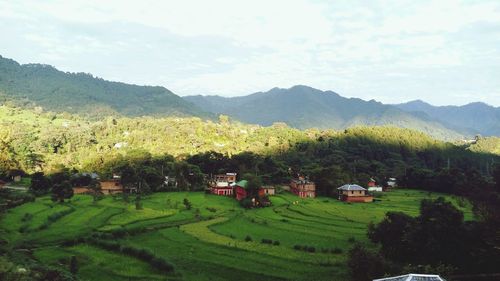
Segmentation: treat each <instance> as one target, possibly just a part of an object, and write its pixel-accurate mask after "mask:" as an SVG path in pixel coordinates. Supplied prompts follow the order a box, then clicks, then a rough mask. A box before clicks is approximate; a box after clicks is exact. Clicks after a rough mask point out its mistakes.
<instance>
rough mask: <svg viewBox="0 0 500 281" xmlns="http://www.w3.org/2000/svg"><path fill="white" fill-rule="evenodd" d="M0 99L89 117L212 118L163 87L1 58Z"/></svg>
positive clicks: (20, 104)
mask: <svg viewBox="0 0 500 281" xmlns="http://www.w3.org/2000/svg"><path fill="white" fill-rule="evenodd" d="M1 100H4V101H10V102H13V103H14V104H15V105H18V106H41V107H43V108H44V109H46V110H50V111H56V112H61V111H66V112H70V113H78V114H83V115H91V116H94V115H124V116H141V115H154V116H168V115H178V116H199V117H207V116H211V114H209V113H207V112H204V111H202V110H201V109H199V108H198V107H196V106H195V105H193V104H191V103H189V102H186V101H185V100H184V99H182V98H181V97H179V96H177V95H175V94H174V93H172V92H171V91H169V90H168V89H166V88H164V87H159V86H138V85H131V84H125V83H121V82H112V81H106V80H104V79H101V78H97V77H94V76H92V75H90V74H86V73H68V72H62V71H59V70H57V69H56V68H54V67H52V66H49V65H44V64H24V65H21V64H19V63H17V62H16V61H14V60H11V59H7V58H4V57H2V56H0V101H1Z"/></svg>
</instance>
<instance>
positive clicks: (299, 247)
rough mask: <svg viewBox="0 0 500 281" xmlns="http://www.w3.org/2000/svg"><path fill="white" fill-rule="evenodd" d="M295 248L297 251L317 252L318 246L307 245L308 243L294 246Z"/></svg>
mask: <svg viewBox="0 0 500 281" xmlns="http://www.w3.org/2000/svg"><path fill="white" fill-rule="evenodd" d="M293 248H294V249H295V250H297V251H304V252H309V253H314V252H316V248H314V247H313V246H307V245H304V246H302V245H295V246H293Z"/></svg>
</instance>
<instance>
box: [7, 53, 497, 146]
mask: <svg viewBox="0 0 500 281" xmlns="http://www.w3.org/2000/svg"><path fill="white" fill-rule="evenodd" d="M0 102H3V103H8V104H13V105H15V106H22V107H42V108H43V109H44V110H49V111H54V112H70V113H77V114H80V115H84V116H91V117H101V116H110V115H113V116H115V115H120V116H132V117H133V116H143V115H150V116H196V117H201V118H204V119H213V118H215V117H216V116H217V114H225V115H228V116H230V117H232V118H233V119H236V120H239V121H241V122H245V123H252V124H259V125H264V126H267V125H271V124H273V123H275V122H285V123H286V124H288V125H290V126H292V127H296V128H299V129H307V128H319V129H337V130H340V129H345V128H348V127H351V126H356V125H391V126H397V127H404V128H411V129H416V130H419V131H422V132H425V133H427V134H429V135H432V136H434V137H436V138H439V139H448V140H451V139H460V138H464V137H471V136H473V135H476V134H481V135H483V136H491V135H496V136H499V135H500V108H498V107H493V106H490V105H487V104H484V103H471V104H468V105H464V106H432V105H430V104H428V103H425V102H423V101H419V100H417V101H412V102H408V103H402V104H394V105H391V104H383V103H380V102H377V101H375V100H370V101H365V100H362V99H358V98H345V97H342V96H340V95H339V94H337V93H335V92H332V91H321V90H318V89H314V88H311V87H308V86H302V85H298V86H294V87H291V88H289V89H281V88H273V89H271V90H269V91H267V92H258V93H254V94H250V95H247V96H241V97H221V96H201V95H197V96H187V97H183V98H181V97H180V96H178V95H176V94H174V93H172V92H171V91H170V90H168V89H166V88H164V87H160V86H139V85H131V84H126V83H121V82H112V81H107V80H104V79H102V78H98V77H94V76H93V75H91V74H86V73H69V72H63V71H59V70H57V69H56V68H54V67H52V66H49V65H44V64H24V65H21V64H19V63H17V62H16V61H14V60H11V59H7V58H4V57H1V56H0Z"/></svg>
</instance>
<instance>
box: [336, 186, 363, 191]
mask: <svg viewBox="0 0 500 281" xmlns="http://www.w3.org/2000/svg"><path fill="white" fill-rule="evenodd" d="M337 189H339V190H348V191H352V190H366V189H365V188H363V187H361V186H359V185H357V184H344V185H343V186H341V187H339V188H337Z"/></svg>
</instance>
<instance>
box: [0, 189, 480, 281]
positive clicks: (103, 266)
mask: <svg viewBox="0 0 500 281" xmlns="http://www.w3.org/2000/svg"><path fill="white" fill-rule="evenodd" d="M437 196H439V194H436V193H432V194H431V193H428V192H421V191H415V190H405V189H400V190H395V191H392V192H388V193H385V194H384V196H382V197H381V198H378V200H377V201H376V202H374V203H366V204H348V203H343V202H339V201H337V200H335V199H332V198H325V197H320V198H316V199H303V200H302V199H299V198H298V197H296V196H294V195H292V194H290V193H281V194H278V195H276V196H274V197H272V202H273V205H272V206H271V207H268V208H262V209H253V210H244V209H242V208H241V207H240V206H239V205H238V203H237V202H236V201H235V200H234V199H232V198H227V197H219V196H215V195H207V194H204V193H198V192H196V193H195V192H191V193H188V192H172V193H155V194H152V195H149V196H146V197H143V200H142V206H143V209H142V210H136V209H135V205H134V203H133V200H130V203H126V202H125V201H124V200H123V199H121V198H113V197H111V196H108V197H106V198H104V199H103V200H101V201H99V202H98V203H97V204H93V203H92V198H91V197H89V196H85V195H79V196H75V197H73V198H72V200H71V202H67V203H64V204H57V203H53V202H51V201H50V199H49V198H48V197H44V198H38V199H37V200H36V202H33V203H28V204H25V205H21V206H19V207H17V208H14V209H11V210H9V211H8V212H7V213H6V214H4V215H3V217H2V219H1V221H0V236H2V238H4V239H6V240H7V241H8V245H9V247H12V248H13V249H24V248H30V249H32V250H33V256H34V257H35V258H36V259H37V260H39V261H40V262H42V263H44V264H49V265H54V266H62V267H66V268H67V266H68V263H69V259H70V257H71V256H76V257H77V260H78V264H79V271H78V277H79V278H80V279H81V280H235V279H238V280H347V279H348V277H347V267H346V265H345V262H346V253H347V251H348V249H349V248H350V246H351V245H352V243H353V241H362V242H366V243H367V244H368V240H367V238H366V229H367V225H368V223H369V222H371V221H373V222H377V221H380V220H381V219H382V218H383V217H384V214H385V213H386V212H387V211H402V212H405V213H408V214H410V215H417V214H418V209H419V204H420V200H421V199H424V198H436V197H437ZM446 197H447V199H449V200H451V201H453V202H454V203H455V204H456V205H457V206H458V205H462V206H464V204H463V203H462V204H458V203H459V202H458V201H459V200H458V199H457V198H454V197H452V196H446ZM184 198H187V199H188V200H189V201H190V202H191V203H192V206H193V207H192V209H191V210H186V209H185V207H184V205H183V204H182V201H183V199H184ZM466 205H467V204H466ZM461 209H462V211H464V213H465V218H466V219H472V213H471V211H470V206H465V207H463V208H461ZM54 214H57V215H54ZM51 215H52V218H51V219H49V216H51ZM54 217H55V218H54ZM120 229H123V230H126V231H127V233H128V234H125V236H123V235H120V236H115V238H112V239H110V238H103V239H107V240H109V241H112V242H118V243H120V244H121V245H123V246H129V247H133V248H136V249H147V250H149V251H150V252H151V253H153V254H154V255H155V256H157V257H161V258H163V259H165V260H167V261H168V262H169V263H171V264H172V265H173V266H174V272H171V273H164V272H160V271H159V270H158V269H156V268H155V267H153V266H152V265H151V264H149V263H148V262H146V261H144V260H140V259H138V258H135V257H132V256H128V255H123V254H120V253H119V252H116V251H110V250H105V249H104V248H100V247H98V246H97V245H89V244H87V243H77V244H74V245H71V246H69V245H68V246H62V245H63V242H65V241H68V240H72V239H75V238H89V237H90V236H91V235H92V234H94V233H112V232H115V233H116V232H117V230H120ZM122 233H123V231H122ZM247 236H249V237H250V238H251V241H246V240H248V239H245V238H246V237H247ZM262 239H269V240H272V241H273V243H274V244H279V245H274V244H264V243H261V240H262ZM275 241H279V243H278V242H275ZM296 245H300V246H307V247H308V248H309V249H310V251H304V250H296V249H294V246H296ZM368 245H369V246H373V245H370V244H368ZM312 248H314V252H313V251H312ZM334 249H335V250H334Z"/></svg>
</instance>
